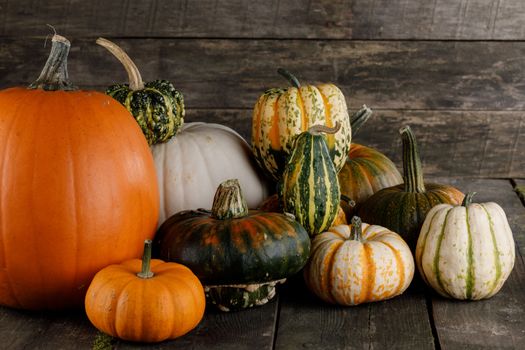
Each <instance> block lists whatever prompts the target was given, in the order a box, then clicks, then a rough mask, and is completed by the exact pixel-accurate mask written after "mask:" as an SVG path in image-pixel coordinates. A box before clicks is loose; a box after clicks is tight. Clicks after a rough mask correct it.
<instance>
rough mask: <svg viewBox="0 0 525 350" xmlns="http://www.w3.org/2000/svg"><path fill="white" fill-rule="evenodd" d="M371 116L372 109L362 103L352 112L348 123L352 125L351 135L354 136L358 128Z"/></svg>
mask: <svg viewBox="0 0 525 350" xmlns="http://www.w3.org/2000/svg"><path fill="white" fill-rule="evenodd" d="M371 116H372V110H371V109H370V108H368V107H367V106H366V105H363V107H361V109H360V110H358V111H357V112H355V113H354V114H352V116H351V117H350V125H351V126H352V136H354V135H355V134H356V133H357V131H358V130H359V129H361V127H362V126H363V125H364V124H365V123H366V122H367V120H368V118H370V117H371Z"/></svg>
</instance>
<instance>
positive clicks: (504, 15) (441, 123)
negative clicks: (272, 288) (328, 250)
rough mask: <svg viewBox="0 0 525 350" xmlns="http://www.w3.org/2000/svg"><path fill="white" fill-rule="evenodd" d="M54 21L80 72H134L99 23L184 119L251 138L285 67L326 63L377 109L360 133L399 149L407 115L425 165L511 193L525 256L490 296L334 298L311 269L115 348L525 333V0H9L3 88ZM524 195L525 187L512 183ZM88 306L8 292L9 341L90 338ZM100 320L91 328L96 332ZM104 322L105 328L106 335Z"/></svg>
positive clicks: (32, 343) (91, 83)
mask: <svg viewBox="0 0 525 350" xmlns="http://www.w3.org/2000/svg"><path fill="white" fill-rule="evenodd" d="M46 24H51V25H53V26H54V27H55V28H56V30H57V32H58V33H59V34H62V35H64V36H66V37H67V38H69V39H70V40H71V41H72V45H73V46H72V50H71V54H70V60H69V70H70V77H71V79H72V80H73V82H74V83H76V84H77V85H78V86H80V87H81V88H85V89H97V90H103V89H104V88H105V87H106V86H108V85H109V84H112V83H114V82H122V81H125V79H126V75H125V72H124V70H123V69H122V67H121V66H120V65H119V63H118V62H117V61H116V60H115V59H114V58H113V57H112V56H111V55H110V54H109V53H107V52H106V51H105V50H104V49H103V48H101V47H98V46H97V45H96V44H95V39H96V38H97V37H99V36H104V37H106V38H108V39H111V40H113V41H115V42H117V43H118V44H119V45H121V46H122V47H123V48H125V49H126V50H127V51H128V53H129V54H130V56H131V57H132V58H133V59H134V60H135V61H136V63H137V65H138V66H139V68H140V69H141V70H142V74H143V77H144V78H145V79H146V80H152V79H157V78H164V79H168V80H171V81H173V82H174V83H175V85H176V86H177V87H178V88H179V89H180V90H181V91H182V92H183V93H184V96H185V100H186V106H187V121H208V122H218V123H224V124H226V125H229V126H231V127H233V128H234V129H236V130H237V131H239V132H240V133H241V134H242V135H243V136H244V137H245V138H247V139H248V140H249V138H250V128H251V108H252V107H253V105H254V103H255V101H256V100H257V98H258V96H259V94H261V93H262V92H263V91H264V90H265V89H267V88H269V87H277V86H286V85H287V82H285V81H284V80H283V79H282V78H281V77H279V76H278V75H277V74H276V69H277V67H286V68H288V69H289V70H291V71H292V72H295V73H296V75H297V76H298V77H299V78H300V79H301V80H302V81H303V82H311V83H318V82H324V81H332V82H334V83H336V84H337V85H338V86H340V87H341V89H342V90H343V92H344V93H345V95H346V97H347V103H348V106H349V108H350V109H352V110H355V109H357V108H359V107H360V106H361V105H362V104H367V105H369V106H370V107H372V108H373V109H374V110H375V112H376V113H375V117H373V118H372V119H371V120H370V121H369V124H368V125H367V126H366V127H364V128H363V129H361V131H360V133H359V134H358V135H357V137H356V139H357V140H358V141H359V142H361V143H365V144H367V145H371V146H374V147H376V148H378V149H380V150H381V151H383V152H384V153H386V154H387V155H388V156H389V157H391V158H392V159H393V160H394V161H395V162H396V163H397V164H398V166H399V167H400V165H401V164H400V160H401V152H400V151H401V142H400V139H399V136H398V129H399V128H400V127H402V126H404V125H406V124H409V125H411V126H412V128H413V130H414V131H415V132H416V135H417V137H418V140H419V143H420V148H421V153H422V156H423V163H424V167H425V172H426V174H427V175H428V176H429V177H430V178H433V179H437V180H439V181H440V182H443V183H450V184H453V185H456V186H457V187H458V188H459V189H461V190H462V191H465V192H466V191H470V190H474V191H478V192H479V195H478V198H477V200H479V201H496V202H498V203H500V204H501V205H502V206H503V208H504V209H505V211H506V212H507V215H508V216H509V221H510V224H511V227H512V229H513V232H514V235H515V239H516V243H517V247H516V249H517V250H516V252H517V256H516V258H517V259H516V266H515V268H514V271H513V273H512V274H511V276H510V278H509V280H508V281H507V283H506V285H505V286H504V287H503V289H502V290H501V292H500V293H499V294H498V295H496V296H495V297H494V298H492V299H490V300H487V301H482V302H472V303H466V302H453V301H449V300H445V299H443V298H441V297H439V296H437V295H436V294H434V293H432V292H431V291H430V290H429V289H428V288H425V287H424V286H422V285H421V282H419V283H418V282H417V281H416V282H415V283H413V285H412V286H411V287H410V289H409V290H408V291H407V292H406V293H405V294H404V295H403V296H401V297H398V298H395V299H393V300H390V301H385V302H381V303H374V304H368V305H362V306H358V307H355V308H342V307H334V306H328V305H326V304H324V303H322V302H320V301H319V300H318V299H317V298H315V297H313V296H312V295H311V294H310V293H308V292H307V291H306V288H305V286H304V285H302V283H301V279H300V276H299V278H297V279H296V280H295V281H292V283H288V284H287V285H285V286H284V288H283V289H281V292H280V295H279V296H278V298H276V300H274V301H272V302H270V303H269V304H267V305H265V306H263V307H260V308H255V309H252V310H248V311H244V312H238V313H233V314H224V313H219V312H216V311H213V310H211V309H208V310H207V312H206V316H205V318H204V319H203V321H202V322H201V323H200V325H199V326H198V327H197V328H196V329H195V330H193V331H192V332H191V333H189V334H188V335H186V336H184V337H182V338H180V339H178V340H176V341H172V342H164V343H161V344H157V345H153V346H146V345H144V344H132V343H127V342H122V341H117V340H108V339H103V337H102V342H104V341H106V342H107V343H108V344H110V345H111V346H112V347H114V348H117V349H142V348H145V349H168V348H169V349H188V348H192V349H207V350H209V349H230V348H231V349H298V348H311V349H343V348H344V349H349V348H356V349H371V348H374V349H375V348H379V349H381V348H388V349H418V350H419V349H468V348H471V349H493V348H506V349H524V348H525V317H524V315H525V307H524V305H525V293H524V292H523V290H524V289H523V288H524V286H525V264H524V260H523V258H522V257H523V254H525V251H524V248H525V208H524V206H523V203H525V197H524V193H525V190H524V188H525V180H523V179H519V178H525V152H524V151H523V150H524V149H525V113H524V110H525V69H524V67H525V1H522V0H505V1H504V0H471V1H469V0H321V1H314V0H310V1H307V0H290V1H288V0H286V1H285V0H282V1H280V0H272V1H257V0H246V1H241V0H222V1H221V0H215V1H200V0H193V1H189V0H157V1H140V0H126V1H124V0H113V1H102V0H97V1H85V0H83V1H79V0H68V1H60V0H48V1H45V0H41V1H37V0H33V1H30V0H18V1H16V2H15V1H8V0H0V88H4V87H9V86H14V85H27V84H28V83H29V82H31V81H32V80H34V79H35V78H36V77H37V76H38V74H39V72H40V69H41V67H42V66H43V64H44V62H45V60H46V58H47V54H48V51H49V42H48V43H47V46H45V45H44V44H45V42H46V37H47V36H48V35H49V34H50V33H51V29H49V28H48V27H46ZM515 189H518V190H520V191H521V192H520V191H518V194H520V195H521V201H520V198H519V197H518V194H516V193H515ZM97 334H98V333H97V331H96V329H95V328H94V327H92V326H91V324H90V323H89V321H88V320H87V319H86V317H85V315H83V314H82V313H58V314H49V313H31V312H25V311H18V310H11V309H8V308H3V307H0V340H1V343H0V348H8V349H19V348H20V349H71V348H77V349H89V348H91V347H92V346H93V344H94V342H97V341H98V340H96V339H99V338H100V336H97ZM97 337H98V338H97ZM99 340H100V339H99Z"/></svg>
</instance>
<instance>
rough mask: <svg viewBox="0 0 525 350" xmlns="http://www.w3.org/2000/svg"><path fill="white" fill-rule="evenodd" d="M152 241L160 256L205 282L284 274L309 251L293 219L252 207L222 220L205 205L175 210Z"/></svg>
mask: <svg viewBox="0 0 525 350" xmlns="http://www.w3.org/2000/svg"><path fill="white" fill-rule="evenodd" d="M155 242H156V245H157V246H158V249H159V255H160V258H161V259H163V260H166V261H174V262H178V263H181V264H183V265H186V266H187V267H189V268H190V269H191V270H192V271H193V273H195V274H196V275H197V277H199V279H200V280H201V281H202V282H203V284H205V285H224V284H246V283H261V282H268V281H273V280H278V279H282V278H286V277H288V276H290V275H292V274H295V273H296V272H298V271H299V270H300V269H301V268H302V267H303V266H304V265H305V264H306V261H307V260H308V257H309V254H310V239H309V237H308V234H307V232H306V231H305V229H304V228H303V227H302V226H301V225H300V224H299V223H298V222H296V221H295V220H293V219H292V218H290V217H288V216H286V215H283V214H279V213H266V212H261V211H255V210H254V211H250V212H249V213H248V215H247V216H245V217H242V218H237V219H226V220H219V219H215V218H213V217H212V216H211V213H210V212H209V211H206V210H192V211H184V212H180V213H177V214H175V215H173V216H172V217H170V218H169V219H168V220H166V221H165V222H164V224H162V226H161V227H160V228H159V230H158V232H157V236H156V238H155Z"/></svg>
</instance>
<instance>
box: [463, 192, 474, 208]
mask: <svg viewBox="0 0 525 350" xmlns="http://www.w3.org/2000/svg"><path fill="white" fill-rule="evenodd" d="M476 193H477V192H469V193H467V194H466V195H465V198H463V202H462V203H461V205H462V206H463V207H468V206H469V205H471V204H472V197H474V195H475V194H476Z"/></svg>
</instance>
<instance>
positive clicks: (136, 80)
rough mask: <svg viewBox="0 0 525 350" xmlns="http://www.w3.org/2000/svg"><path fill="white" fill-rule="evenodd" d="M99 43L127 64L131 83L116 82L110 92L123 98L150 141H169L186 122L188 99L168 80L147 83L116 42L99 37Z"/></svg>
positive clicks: (118, 97)
mask: <svg viewBox="0 0 525 350" xmlns="http://www.w3.org/2000/svg"><path fill="white" fill-rule="evenodd" d="M97 44H99V45H101V46H103V47H105V48H106V49H108V50H109V51H110V52H111V53H112V54H113V55H115V57H117V59H118V60H119V61H120V62H121V63H122V64H123V65H124V68H125V69H126V71H127V72H128V76H129V84H115V85H112V86H110V87H109V88H108V89H107V90H106V93H107V94H108V95H109V96H111V97H113V98H114V99H115V100H117V101H119V102H120V103H121V104H122V105H123V106H124V107H126V109H127V110H128V111H130V113H131V115H133V117H134V118H135V120H136V121H137V123H138V124H139V126H140V128H141V129H142V132H143V133H144V136H146V139H147V140H148V144H150V145H154V144H156V143H161V142H166V141H168V140H169V139H170V138H172V137H173V136H174V135H175V134H176V133H177V132H178V131H179V129H180V128H181V127H182V124H183V123H184V113H185V111H184V99H183V96H182V94H181V93H180V92H179V91H177V90H176V89H175V87H174V86H173V84H172V83H170V82H169V81H167V80H154V81H151V82H148V83H144V82H143V81H142V78H141V76H140V72H139V70H138V69H137V66H136V65H135V64H134V63H133V61H132V60H131V59H130V58H129V56H128V55H127V54H126V53H125V52H124V51H123V50H122V49H121V48H120V47H119V46H117V45H116V44H114V43H112V42H111V41H109V40H106V39H103V38H99V39H98V40H97Z"/></svg>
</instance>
